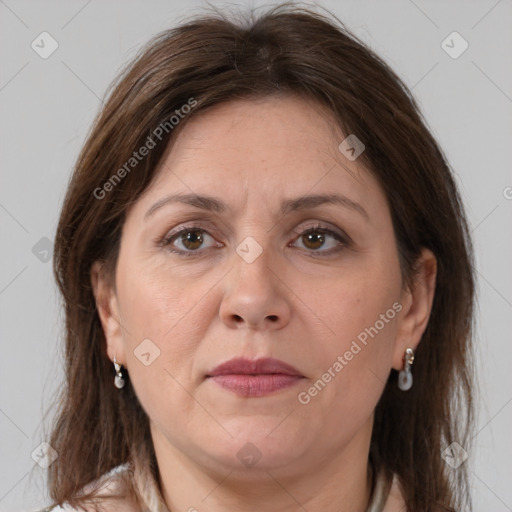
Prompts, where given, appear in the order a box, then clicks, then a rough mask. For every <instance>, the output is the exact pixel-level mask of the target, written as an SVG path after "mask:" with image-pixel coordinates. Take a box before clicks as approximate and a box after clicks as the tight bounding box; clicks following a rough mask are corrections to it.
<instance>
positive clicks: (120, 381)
mask: <svg viewBox="0 0 512 512" xmlns="http://www.w3.org/2000/svg"><path fill="white" fill-rule="evenodd" d="M114 368H115V369H116V376H115V378H114V386H115V387H116V388H117V389H122V388H124V385H125V383H126V382H125V380H124V377H123V373H122V372H121V365H120V364H119V363H118V362H117V361H116V356H114Z"/></svg>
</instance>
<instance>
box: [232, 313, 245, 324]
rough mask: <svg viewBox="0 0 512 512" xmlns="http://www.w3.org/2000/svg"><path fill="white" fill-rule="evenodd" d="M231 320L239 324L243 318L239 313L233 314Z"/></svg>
mask: <svg viewBox="0 0 512 512" xmlns="http://www.w3.org/2000/svg"><path fill="white" fill-rule="evenodd" d="M233 320H234V321H235V322H236V323H237V324H239V323H240V322H243V318H242V317H241V316H240V315H233Z"/></svg>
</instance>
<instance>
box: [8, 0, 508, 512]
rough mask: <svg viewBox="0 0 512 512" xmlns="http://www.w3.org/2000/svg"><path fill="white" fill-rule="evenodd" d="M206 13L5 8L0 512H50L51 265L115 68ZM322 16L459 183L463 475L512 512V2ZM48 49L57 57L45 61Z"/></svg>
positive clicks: (376, 4) (55, 369)
mask: <svg viewBox="0 0 512 512" xmlns="http://www.w3.org/2000/svg"><path fill="white" fill-rule="evenodd" d="M211 4H212V5H214V6H216V7H222V6H231V7H232V6H243V7H246V8H247V7H250V6H260V5H263V3H262V2H229V3H227V2H225V3H223V2H217V1H215V0H212V1H211ZM205 5H206V4H205V3H204V2H192V1H191V2H186V1H185V0H167V1H157V0H152V1H145V2H143V1H123V2H121V1H101V0H90V1H87V0H83V1H69V0H68V1H63V0H62V1H21V0H18V1H15V0H0V41H1V44H0V58H1V69H0V130H1V132H0V165H1V169H2V172H1V187H0V225H1V254H2V258H1V265H0V336H1V337H0V340H1V357H0V439H1V441H0V443H1V444H0V511H3V512H7V511H20V510H23V511H25V510H34V509H35V508H37V507H38V506H39V507H42V506H43V505H44V504H45V503H46V498H45V496H44V494H45V492H44V475H45V471H44V470H43V469H42V468H41V467H40V466H39V465H38V464H37V463H36V461H35V460H34V458H33V457H32V455H34V457H35V459H36V460H37V447H38V446H39V445H40V443H41V442H44V441H45V438H44V431H43V429H42V428H41V424H42V421H43V413H44V412H45V410H46V408H47V406H48V405H49V403H50V398H51V396H52V394H53V393H54V392H55V390H56V389H58V387H59V385H60V383H61V381H62V377H63V367H62V358H61V356H60V351H61V344H62V320H63V318H62V312H61V310H60V306H59V298H58V296H57V293H56V287H55V284H54V282H53V277H52V269H51V261H49V258H50V257H51V250H52V242H53V239H54V233H55V229H56V223H57V219H58V215H59V209H60V207H61V203H62V199H63V196H64V192H65V189H66V185H67V182H68V179H69V176H70V173H71V170H72V168H73V164H74V162H75V160H76V158H77V156H78V152H79V150H80V147H81V145H82V144H83V142H84V139H85V136H86V134H87V132H88V130H89V128H90V125H91V122H92V120H93V118H94V117H95V115H96V113H97V112H98V109H99V108H100V106H101V100H102V98H103V95H104V93H105V91H106V88H107V86H108V85H109V83H110V82H111V81H112V80H113V79H114V77H115V75H116V74H117V72H118V71H119V69H120V68H121V66H122V65H123V64H124V63H126V62H127V61H128V60H129V59H130V58H131V57H133V56H134V55H135V52H136V51H137V49H138V48H139V47H140V46H141V45H142V44H143V43H144V42H146V41H147V40H148V39H149V38H150V37H151V36H153V35H155V34H156V33H157V32H159V31H161V30H164V29H166V28H169V27H171V26H174V25H175V24H176V23H177V22H179V21H180V20H181V19H182V18H183V17H185V16H189V15H191V14H194V13H195V12H198V11H200V10H201V7H204V6H205ZM319 5H321V6H323V7H326V8H328V9H330V10H332V11H333V12H334V13H335V14H336V15H337V16H338V17H339V18H340V19H341V20H342V21H343V22H344V23H345V24H346V25H347V27H348V28H349V29H351V30H352V31H353V32H355V34H356V35H358V36H359V37H360V38H362V39H363V40H364V41H365V42H366V43H367V44H368V45H369V46H371V47H372V48H373V49H374V50H376V51H377V53H378V54H379V55H381V56H382V57H383V58H384V59H385V60H386V61H387V62H388V63H389V64H390V65H391V67H392V68H393V69H394V70H395V71H396V72H397V73H398V74H399V76H400V77H402V78H403V80H404V81H405V83H406V84H407V85H408V86H409V87H410V88H412V90H413V93H414V95H415V97H416V98H417V100H418V102H419V105H420V108H421V110H422V112H423V114H424V116H425V118H426V120H427V122H428V125H429V127H430V128H431V130H432V132H433V133H434V136H435V137H436V138H437V139H438V141H439V142H440V145H441V147H442V149H443V150H444V152H445V154H446V155H447V157H448V159H449V161H450V163H451V166H452V168H453V170H454V172H455V174H456V178H457V182H458V184H459V186H460V190H461V193H462V196H463V199H464V201H465V204H466V208H467V212H468V217H469V221H470V225H471V229H472V233H473V236H474V242H475V252H476V275H477V278H478V308H477V315H478V318H477V333H476V335H477V350H478V359H477V361H476V366H477V368H478V373H479V385H478V391H479V393H480V396H479V399H478V409H479V416H478V420H477V434H476V436H475V439H474V448H473V450H471V451H470V453H469V459H468V461H466V462H465V464H468V463H469V464H471V474H472V478H473V485H474V492H473V495H474V500H475V510H477V511H486V512H489V511H492V512H502V511H503V512H504V511H510V510H512V486H511V485H510V482H511V481H512V479H511V476H512V471H511V469H512V462H511V460H512V441H511V436H510V430H511V426H512V403H511V402H512V385H511V381H512V377H511V375H512V371H511V369H510V363H511V360H512V359H511V354H512V343H511V341H512V340H511V337H510V331H511V327H512V321H511V318H512V272H511V270H510V265H511V262H512V229H511V219H512V173H511V164H512V116H511V114H512V65H511V64H512V63H511V54H512V52H511V50H512V30H511V29H510V27H511V26H512V23H511V22H512V1H511V0H500V1H496V0H473V1H467V0H466V1H462V0H457V1H454V0H452V1H441V0H439V1H425V0H414V1H413V0H393V1H377V0H374V1H369V0H365V1H350V0H341V1H338V2H335V1H322V2H319ZM42 32H47V33H48V34H49V35H50V37H49V36H48V35H42V36H41V35H40V34H41V33H42ZM453 32H457V33H458V34H459V35H456V34H455V35H454V34H453ZM41 38H44V41H45V42H44V43H41V42H40V41H41ZM53 40H54V41H56V43H55V42H53ZM33 41H34V44H33V45H32V42H33ZM443 41H445V42H444V43H443ZM52 44H53V45H55V44H58V47H57V49H56V50H55V51H54V52H53V53H52V54H51V55H49V56H48V55H44V52H49V51H50V50H51V49H52ZM466 44H467V45H468V47H467V49H466V50H465V51H464V52H463V53H460V52H461V51H462V50H463V49H464V48H465V46H466ZM31 45H32V46H31ZM37 45H39V46H37ZM33 46H34V48H33ZM43 47H44V48H43ZM459 53H460V55H459ZM41 54H43V56H44V57H46V58H43V56H41ZM375 85H376V86H377V87H378V84H375ZM91 385H94V383H91ZM454 471H455V470H454Z"/></svg>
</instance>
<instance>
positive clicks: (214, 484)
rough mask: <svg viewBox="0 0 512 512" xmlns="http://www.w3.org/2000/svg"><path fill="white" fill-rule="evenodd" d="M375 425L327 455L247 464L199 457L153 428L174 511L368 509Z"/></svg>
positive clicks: (167, 497) (343, 511)
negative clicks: (206, 460)
mask: <svg viewBox="0 0 512 512" xmlns="http://www.w3.org/2000/svg"><path fill="white" fill-rule="evenodd" d="M371 426H372V425H371V422H369V425H367V426H365V427H363V428H362V429H361V430H360V431H359V432H358V433H357V434H356V436H354V438H353V439H352V440H351V441H350V442H349V443H348V445H346V446H344V447H343V449H342V450H339V451H338V452H335V453H331V454H329V456H328V457H325V458H323V460H318V458H317V457H310V458H309V459H308V460H297V461H294V462H293V463H291V464H289V465H287V466H285V467H271V468H267V467H263V466H262V467H260V468H258V465H256V466H254V467H252V468H250V469H246V470H240V469H239V468H235V467H224V466H217V465H215V464H210V463H206V464H205V463H204V461H200V462H198V461H197V460H194V459H193V458H191V457H190V456H189V454H188V452H187V453H184V451H180V450H178V449H177V448H176V447H175V446H173V445H172V444H171V443H169V442H168V440H167V439H165V438H164V437H163V436H162V434H161V433H159V432H158V431H157V430H156V429H153V428H152V436H153V443H154V446H155V453H156V457H157V462H158V467H159V472H160V488H161V490H162V496H163V498H164V501H165V503H166V505H167V508H168V509H169V511H170V512H175V511H178V510H186V511H189V512H195V511H197V512H201V511H202V510H206V509H207V510H208V511H209V512H221V511H222V512H225V511H227V510H237V511H240V512H255V511H260V510H265V511H266V512H292V511H293V512H296V511H297V510H299V509H301V510H308V512H317V511H318V512H320V511H322V512H329V511H333V512H334V511H336V512H349V511H351V512H353V511H357V512H364V511H366V509H367V506H368V502H369V499H370V493H371V485H372V475H371V471H370V470H369V465H368V452H369V439H370V434H371Z"/></svg>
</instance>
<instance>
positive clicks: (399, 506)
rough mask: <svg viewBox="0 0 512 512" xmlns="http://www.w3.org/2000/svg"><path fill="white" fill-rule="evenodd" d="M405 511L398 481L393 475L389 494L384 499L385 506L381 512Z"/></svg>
mask: <svg viewBox="0 0 512 512" xmlns="http://www.w3.org/2000/svg"><path fill="white" fill-rule="evenodd" d="M403 510H406V506H405V500H404V496H403V493H402V489H401V487H400V483H399V481H398V477H397V475H394V477H393V481H392V483H391V487H390V489H389V494H388V497H387V499H386V504H385V506H384V508H383V509H382V512H401V511H403Z"/></svg>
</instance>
